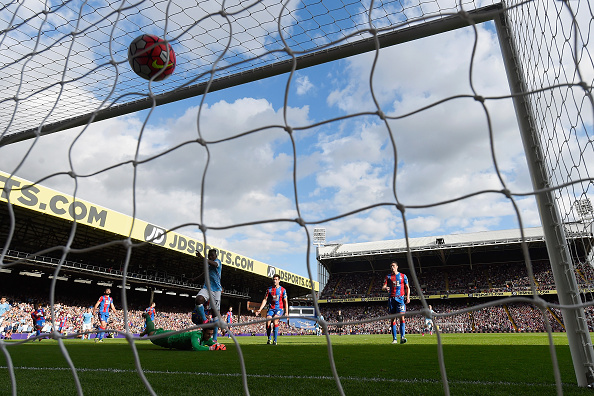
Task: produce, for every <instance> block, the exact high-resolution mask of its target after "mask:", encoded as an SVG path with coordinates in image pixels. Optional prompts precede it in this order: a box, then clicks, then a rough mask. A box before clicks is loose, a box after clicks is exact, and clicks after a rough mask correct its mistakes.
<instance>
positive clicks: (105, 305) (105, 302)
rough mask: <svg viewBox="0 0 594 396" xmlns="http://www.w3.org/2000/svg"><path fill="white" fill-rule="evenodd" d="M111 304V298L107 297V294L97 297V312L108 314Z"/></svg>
mask: <svg viewBox="0 0 594 396" xmlns="http://www.w3.org/2000/svg"><path fill="white" fill-rule="evenodd" d="M112 302H113V298H111V297H109V296H108V295H107V294H106V295H104V296H101V297H99V312H107V313H109V307H111V304H112Z"/></svg>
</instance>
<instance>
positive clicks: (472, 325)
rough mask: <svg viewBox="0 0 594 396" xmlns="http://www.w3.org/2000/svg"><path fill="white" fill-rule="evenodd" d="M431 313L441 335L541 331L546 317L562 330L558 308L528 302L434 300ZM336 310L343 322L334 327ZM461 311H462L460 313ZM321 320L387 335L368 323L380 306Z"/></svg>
mask: <svg viewBox="0 0 594 396" xmlns="http://www.w3.org/2000/svg"><path fill="white" fill-rule="evenodd" d="M432 304H433V310H434V311H435V313H436V314H438V315H439V316H436V317H434V318H433V321H434V323H435V324H436V325H437V326H439V330H440V331H441V332H444V333H470V332H476V333H493V332H499V333H506V332H544V331H546V323H545V319H544V317H545V316H546V318H547V320H548V322H549V324H550V326H551V329H552V331H556V332H558V331H563V330H564V328H563V326H562V315H561V312H560V310H559V309H557V308H550V309H547V310H545V312H544V315H545V316H543V312H542V311H541V310H540V309H539V308H537V307H535V306H534V305H531V304H528V303H513V304H506V305H496V306H492V307H487V308H482V309H478V310H476V309H471V308H472V307H470V306H468V305H467V302H464V301H460V302H453V301H448V302H444V301H437V302H432ZM338 309H340V310H341V312H342V315H343V317H344V321H343V323H342V325H341V326H339V325H336V324H334V323H337V316H338V313H337V312H338ZM421 310H422V306H421V304H420V302H417V301H414V302H411V303H410V304H409V305H408V306H407V312H408V315H409V316H407V317H406V329H407V332H409V333H421V332H422V330H423V326H424V322H425V316H424V315H423V313H422V312H421ZM463 310H464V311H463ZM585 310H586V316H587V318H588V325H589V327H590V330H591V331H594V321H593V319H592V318H593V316H592V314H594V308H593V307H592V306H588V307H586V308H585ZM322 315H323V316H324V319H325V320H327V321H328V322H329V324H330V329H331V331H333V332H342V333H346V334H388V333H390V326H389V320H387V319H382V320H372V319H377V318H380V317H382V316H386V307H385V305H384V304H377V305H372V306H365V307H362V306H361V305H360V304H359V305H358V304H340V305H339V306H335V305H334V304H333V305H332V306H325V307H323V308H322ZM359 322H362V323H359Z"/></svg>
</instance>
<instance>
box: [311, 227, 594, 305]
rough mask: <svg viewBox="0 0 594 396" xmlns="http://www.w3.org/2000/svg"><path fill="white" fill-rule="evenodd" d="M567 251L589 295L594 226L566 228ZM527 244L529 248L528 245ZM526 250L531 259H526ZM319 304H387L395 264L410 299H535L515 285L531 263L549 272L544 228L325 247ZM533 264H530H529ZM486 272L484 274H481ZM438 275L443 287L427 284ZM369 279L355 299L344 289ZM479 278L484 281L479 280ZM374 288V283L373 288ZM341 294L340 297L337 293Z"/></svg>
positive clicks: (548, 290) (544, 290) (543, 289)
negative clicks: (497, 272)
mask: <svg viewBox="0 0 594 396" xmlns="http://www.w3.org/2000/svg"><path fill="white" fill-rule="evenodd" d="M565 228H566V235H567V236H568V245H569V247H570V251H571V255H572V259H573V262H574V266H575V267H576V270H577V271H579V277H580V279H581V283H582V284H583V285H585V287H586V288H587V289H588V291H590V289H589V284H590V282H591V279H587V277H588V274H589V273H591V268H592V266H593V254H594V253H593V252H594V249H593V246H594V237H593V232H592V222H590V223H583V222H580V223H574V224H567V225H565ZM524 244H525V245H524ZM524 246H525V247H526V252H528V255H529V257H528V258H527V257H525V255H524ZM317 259H318V279H319V281H320V289H321V290H322V292H321V294H320V303H323V304H325V303H341V302H342V303H358V302H369V301H385V300H387V296H386V295H385V293H381V284H380V282H381V279H382V278H383V276H385V275H387V274H388V273H389V272H390V263H391V262H392V261H394V260H396V261H397V262H398V263H399V270H400V271H401V272H403V273H405V274H407V275H408V277H409V279H410V280H411V298H418V296H419V293H418V291H417V290H416V286H418V287H420V288H421V289H422V290H423V292H424V294H425V297H426V298H428V299H451V298H489V297H502V296H512V295H528V294H531V293H532V292H531V290H530V287H529V284H523V285H522V286H519V285H514V283H517V282H515V281H517V279H514V275H513V274H514V273H520V272H524V273H526V271H527V269H526V264H527V261H528V262H529V263H530V264H531V265H532V264H533V263H540V264H543V263H546V265H548V266H549V268H550V264H549V261H548V260H549V259H548V253H547V248H546V243H545V237H544V233H543V230H542V228H541V227H534V228H525V229H523V232H521V230H519V229H513V230H500V231H484V232H475V233H468V234H451V235H437V236H431V237H420V238H409V239H408V241H407V240H406V239H398V240H386V241H374V242H366V243H351V244H339V243H337V244H325V245H323V246H319V247H318V249H317ZM527 259H528V260H527ZM497 267H500V268H504V267H505V268H514V269H515V271H514V272H513V273H509V272H508V275H507V277H506V275H505V273H504V274H503V276H504V278H500V279H489V278H488V276H489V275H488V274H487V272H485V271H486V270H487V269H488V270H489V271H491V270H492V269H496V268H497ZM481 269H484V270H485V271H481ZM413 271H414V273H415V275H416V276H417V277H418V279H419V282H420V284H419V285H415V284H414V282H413V278H412V277H411V274H412V273H413ZM470 272H473V273H474V274H475V275H478V274H481V273H484V274H485V278H484V279H482V281H481V279H477V276H473V277H469V278H468V279H469V281H468V282H466V284H463V285H460V283H459V282H458V283H457V284H456V286H455V287H454V286H453V283H454V281H458V279H449V278H448V277H449V276H452V275H454V276H456V277H458V278H459V277H460V274H466V273H470ZM432 273H439V277H441V278H442V279H441V280H440V282H439V284H438V285H429V284H425V283H423V282H424V281H426V280H427V279H431V278H432V277H431V274H432ZM353 275H355V277H358V278H359V279H361V278H364V279H365V281H364V287H363V290H362V291H363V292H361V290H359V292H358V293H353V290H352V288H351V290H349V288H348V287H347V288H345V287H340V282H341V281H340V279H341V278H347V277H348V278H349V279H351V278H353ZM479 278H480V277H479ZM374 282H375V283H374ZM538 286H539V290H538V292H539V293H541V294H556V293H557V291H556V289H555V288H554V287H550V285H544V284H539V285H538ZM337 291H339V292H337Z"/></svg>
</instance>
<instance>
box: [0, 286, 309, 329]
mask: <svg viewBox="0 0 594 396" xmlns="http://www.w3.org/2000/svg"><path fill="white" fill-rule="evenodd" d="M27 300H29V301H27ZM30 300H31V299H23V298H19V297H16V296H5V297H4V301H5V304H7V306H8V309H6V310H5V311H4V310H3V308H2V303H0V332H1V333H2V337H3V338H5V337H8V338H10V336H11V334H13V333H28V334H32V333H34V326H33V321H32V319H31V313H32V312H33V310H34V309H35V307H34V303H33V301H30ZM42 308H43V309H44V310H45V312H46V315H47V316H46V327H45V328H44V330H43V332H51V331H52V314H53V315H54V316H55V320H54V321H53V322H54V323H55V325H56V329H57V328H58V326H59V323H60V322H62V320H64V321H63V323H64V326H63V327H62V333H63V334H65V335H68V334H73V333H80V332H81V329H82V315H83V313H84V311H85V310H86V309H87V308H89V307H88V306H80V305H74V304H73V303H72V302H71V301H69V302H67V303H66V302H56V303H55V305H54V310H53V313H52V311H51V307H50V306H49V305H47V304H46V305H44V306H43V307H42ZM143 312H144V308H141V307H134V308H132V307H131V308H129V309H128V312H127V315H128V326H129V332H130V333H132V334H139V333H141V332H142V330H143V329H144V326H145V321H144V318H143V316H142V314H143ZM222 314H223V315H224V314H225V313H224V312H222ZM257 320H262V318H258V317H256V316H253V315H249V316H248V315H241V316H239V317H238V316H237V315H233V323H235V324H236V325H234V326H233V327H232V331H233V333H236V334H248V335H255V334H263V333H265V332H266V331H265V322H259V323H255V322H256V321H257ZM96 322H97V321H96V319H95V320H94V324H95V325H96V324H97V323H96ZM124 323H125V322H124V311H123V310H122V309H121V307H118V309H117V311H116V312H115V313H113V314H112V315H111V316H110V322H109V329H110V330H115V331H117V332H125V331H126V329H125V325H124ZM155 325H156V326H157V327H161V328H164V329H170V330H183V329H186V328H189V327H193V326H194V324H193V323H192V322H191V312H190V311H189V310H188V311H181V312H180V311H179V310H175V309H172V308H171V307H165V306H164V307H158V309H157V314H156V316H155ZM279 332H280V334H288V333H295V332H299V333H302V331H301V330H296V329H291V328H290V327H289V326H288V325H287V324H286V323H283V322H281V326H280V329H279ZM305 333H307V332H305Z"/></svg>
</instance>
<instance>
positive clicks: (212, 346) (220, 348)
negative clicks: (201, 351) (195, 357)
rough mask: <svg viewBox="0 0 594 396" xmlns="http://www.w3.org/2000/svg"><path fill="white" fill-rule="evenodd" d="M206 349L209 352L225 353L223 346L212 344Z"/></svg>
mask: <svg viewBox="0 0 594 396" xmlns="http://www.w3.org/2000/svg"><path fill="white" fill-rule="evenodd" d="M208 349H210V350H211V351H226V350H227V347H226V346H225V344H218V343H217V344H214V345H211V346H210V347H208Z"/></svg>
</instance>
